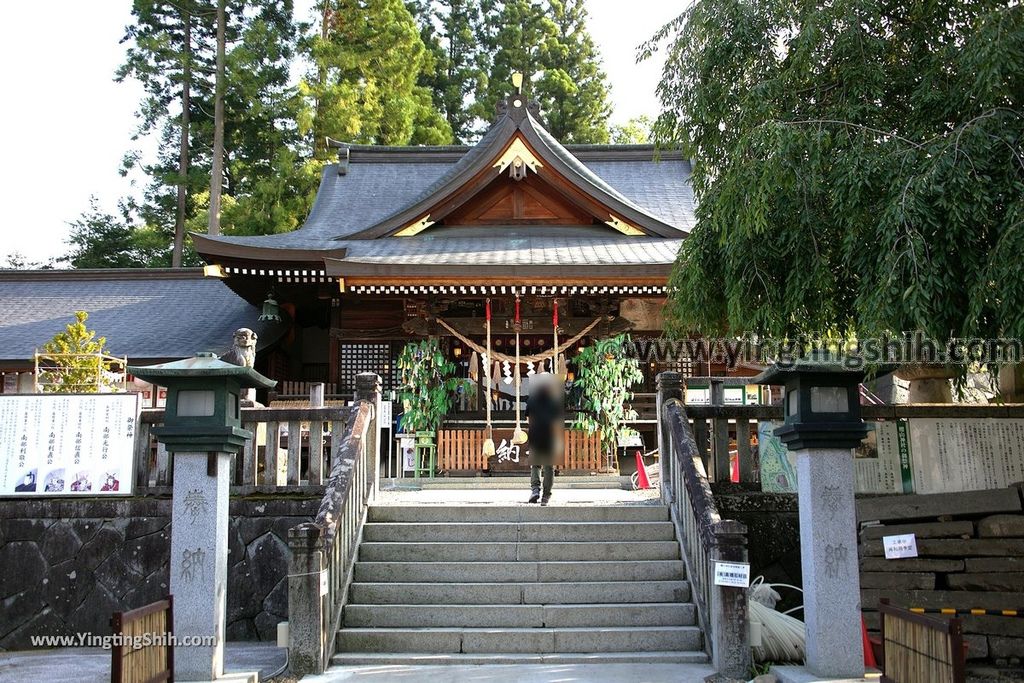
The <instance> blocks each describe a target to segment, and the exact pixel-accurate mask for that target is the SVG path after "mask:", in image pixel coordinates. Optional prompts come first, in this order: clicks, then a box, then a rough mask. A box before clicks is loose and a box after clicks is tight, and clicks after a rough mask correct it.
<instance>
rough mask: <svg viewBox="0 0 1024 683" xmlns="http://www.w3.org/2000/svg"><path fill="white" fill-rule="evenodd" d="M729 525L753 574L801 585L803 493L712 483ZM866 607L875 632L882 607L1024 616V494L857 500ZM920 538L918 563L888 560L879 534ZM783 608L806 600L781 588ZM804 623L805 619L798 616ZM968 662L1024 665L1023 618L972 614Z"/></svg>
mask: <svg viewBox="0 0 1024 683" xmlns="http://www.w3.org/2000/svg"><path fill="white" fill-rule="evenodd" d="M713 488H714V492H715V502H716V504H717V505H718V509H719V512H720V513H721V515H722V518H723V519H736V520H739V521H741V522H743V523H744V524H746V525H747V529H748V533H747V543H748V546H749V547H748V550H749V555H750V564H751V576H752V577H753V576H757V575H759V574H763V575H764V577H765V581H766V582H768V583H788V584H792V585H795V586H799V585H801V571H800V519H799V507H798V502H797V496H796V494H779V493H761V492H759V491H754V490H751V487H750V486H749V485H746V486H745V485H743V484H714V485H713ZM857 516H858V520H859V522H861V523H862V524H866V525H870V526H863V527H862V528H861V529H860V532H859V537H858V538H859V552H860V570H861V571H860V581H861V606H862V608H863V611H864V618H865V622H866V623H867V627H868V630H869V632H872V633H875V632H877V631H878V611H877V607H878V600H879V598H883V597H887V598H889V599H890V600H891V601H892V603H893V604H895V605H899V606H903V607H957V608H970V607H976V608H985V609H1024V509H1022V502H1021V490H1020V489H1019V488H1016V487H1014V488H1008V489H1001V490H999V491H968V492H965V493H956V494H936V495H925V496H922V495H909V496H867V495H858V496H857ZM902 533H914V534H917V539H918V543H917V546H918V552H919V554H920V557H919V558H914V559H901V560H886V559H885V555H884V552H883V548H882V541H881V539H882V536H889V535H893V534H902ZM779 592H780V593H781V594H782V597H783V601H782V602H781V603H780V604H779V609H780V610H786V609H789V608H790V607H795V606H796V605H799V604H800V603H801V602H802V596H801V595H800V594H799V593H796V592H795V591H788V590H780V591H779ZM798 616H799V615H798ZM962 618H963V622H964V632H965V640H966V641H967V643H968V648H969V649H968V655H967V656H968V659H971V660H979V659H985V660H990V661H994V662H996V663H997V664H1013V665H1016V664H1018V663H1020V662H1021V661H1024V617H1002V616H966V617H962Z"/></svg>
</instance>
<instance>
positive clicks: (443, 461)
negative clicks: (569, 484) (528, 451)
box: [437, 429, 606, 472]
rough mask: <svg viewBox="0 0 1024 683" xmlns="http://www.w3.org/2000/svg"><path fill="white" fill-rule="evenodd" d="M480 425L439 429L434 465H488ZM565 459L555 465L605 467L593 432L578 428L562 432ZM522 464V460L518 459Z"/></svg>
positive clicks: (448, 468)
mask: <svg viewBox="0 0 1024 683" xmlns="http://www.w3.org/2000/svg"><path fill="white" fill-rule="evenodd" d="M486 438H487V432H486V430H484V429H442V430H439V431H438V433H437V467H438V469H439V470H440V471H442V472H466V471H478V472H482V471H485V470H488V469H490V464H489V463H488V461H487V458H486V457H485V456H484V440H485V439H486ZM563 438H564V443H565V462H564V463H563V464H562V465H561V466H560V467H559V468H558V469H560V470H562V471H571V472H577V471H580V472H601V471H603V470H604V469H605V468H606V463H605V462H604V457H603V454H602V452H601V442H600V440H599V439H598V436H597V434H596V433H595V434H587V433H586V432H584V431H581V430H578V429H566V430H565V433H564V437H563ZM522 465H523V467H525V466H526V463H525V462H523V463H522Z"/></svg>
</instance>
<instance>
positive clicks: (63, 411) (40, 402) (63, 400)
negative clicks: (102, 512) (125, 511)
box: [0, 393, 141, 496]
mask: <svg viewBox="0 0 1024 683" xmlns="http://www.w3.org/2000/svg"><path fill="white" fill-rule="evenodd" d="M140 404H141V401H140V398H139V395H138V394H135V393H132V394H36V395H19V396H0V496H62V495H85V496H96V495H111V494H113V495H117V494H130V493H131V492H132V480H133V479H134V477H133V467H134V450H135V432H136V429H137V426H138V423H139V414H140V412H141V406H140Z"/></svg>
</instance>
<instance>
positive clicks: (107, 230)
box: [67, 197, 171, 268]
mask: <svg viewBox="0 0 1024 683" xmlns="http://www.w3.org/2000/svg"><path fill="white" fill-rule="evenodd" d="M68 244H70V245H71V252H70V253H69V254H68V255H67V259H68V261H69V262H70V263H71V266H72V267H73V268H138V267H142V266H149V267H165V266H168V265H170V262H171V254H170V249H169V246H170V241H169V236H168V235H166V234H163V233H158V232H156V231H155V230H153V229H151V228H148V227H141V228H135V227H133V226H132V225H131V223H130V222H129V221H128V219H127V217H125V216H124V215H122V216H121V217H117V216H114V215H112V214H109V213H106V212H104V211H103V210H101V209H100V208H99V206H98V204H97V201H96V198H95V197H93V198H91V199H90V201H89V210H88V211H87V212H86V213H84V214H82V216H81V217H80V218H79V219H78V220H76V221H73V222H72V223H71V236H70V237H69V238H68Z"/></svg>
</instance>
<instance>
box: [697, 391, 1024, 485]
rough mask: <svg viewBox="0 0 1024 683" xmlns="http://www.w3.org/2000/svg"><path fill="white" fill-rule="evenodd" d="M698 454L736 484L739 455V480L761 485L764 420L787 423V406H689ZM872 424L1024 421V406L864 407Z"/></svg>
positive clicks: (711, 470) (716, 477)
mask: <svg viewBox="0 0 1024 683" xmlns="http://www.w3.org/2000/svg"><path fill="white" fill-rule="evenodd" d="M686 416H687V419H688V420H689V422H690V428H691V430H692V432H693V436H694V441H695V444H696V447H697V454H698V455H699V456H700V459H701V462H702V463H703V464H704V469H705V471H706V472H707V473H708V476H709V478H710V480H711V481H715V482H718V481H729V480H730V471H729V468H730V460H731V459H732V458H733V457H735V458H736V459H737V461H738V466H739V480H740V482H744V483H747V482H749V483H753V482H757V481H760V473H759V470H760V463H759V462H758V457H757V455H758V449H757V428H758V422H760V421H764V420H768V421H776V422H781V421H782V419H783V415H782V406H777V405H775V406H758V405H751V406H686ZM861 416H862V417H863V418H864V420H866V421H878V420H881V421H886V420H902V419H907V418H915V417H918V418H920V417H925V418H929V417H956V418H976V419H983V418H1018V419H1019V418H1024V405H1022V404H1003V405H964V404H949V403H941V404H940V403H934V404H904V405H863V406H861Z"/></svg>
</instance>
